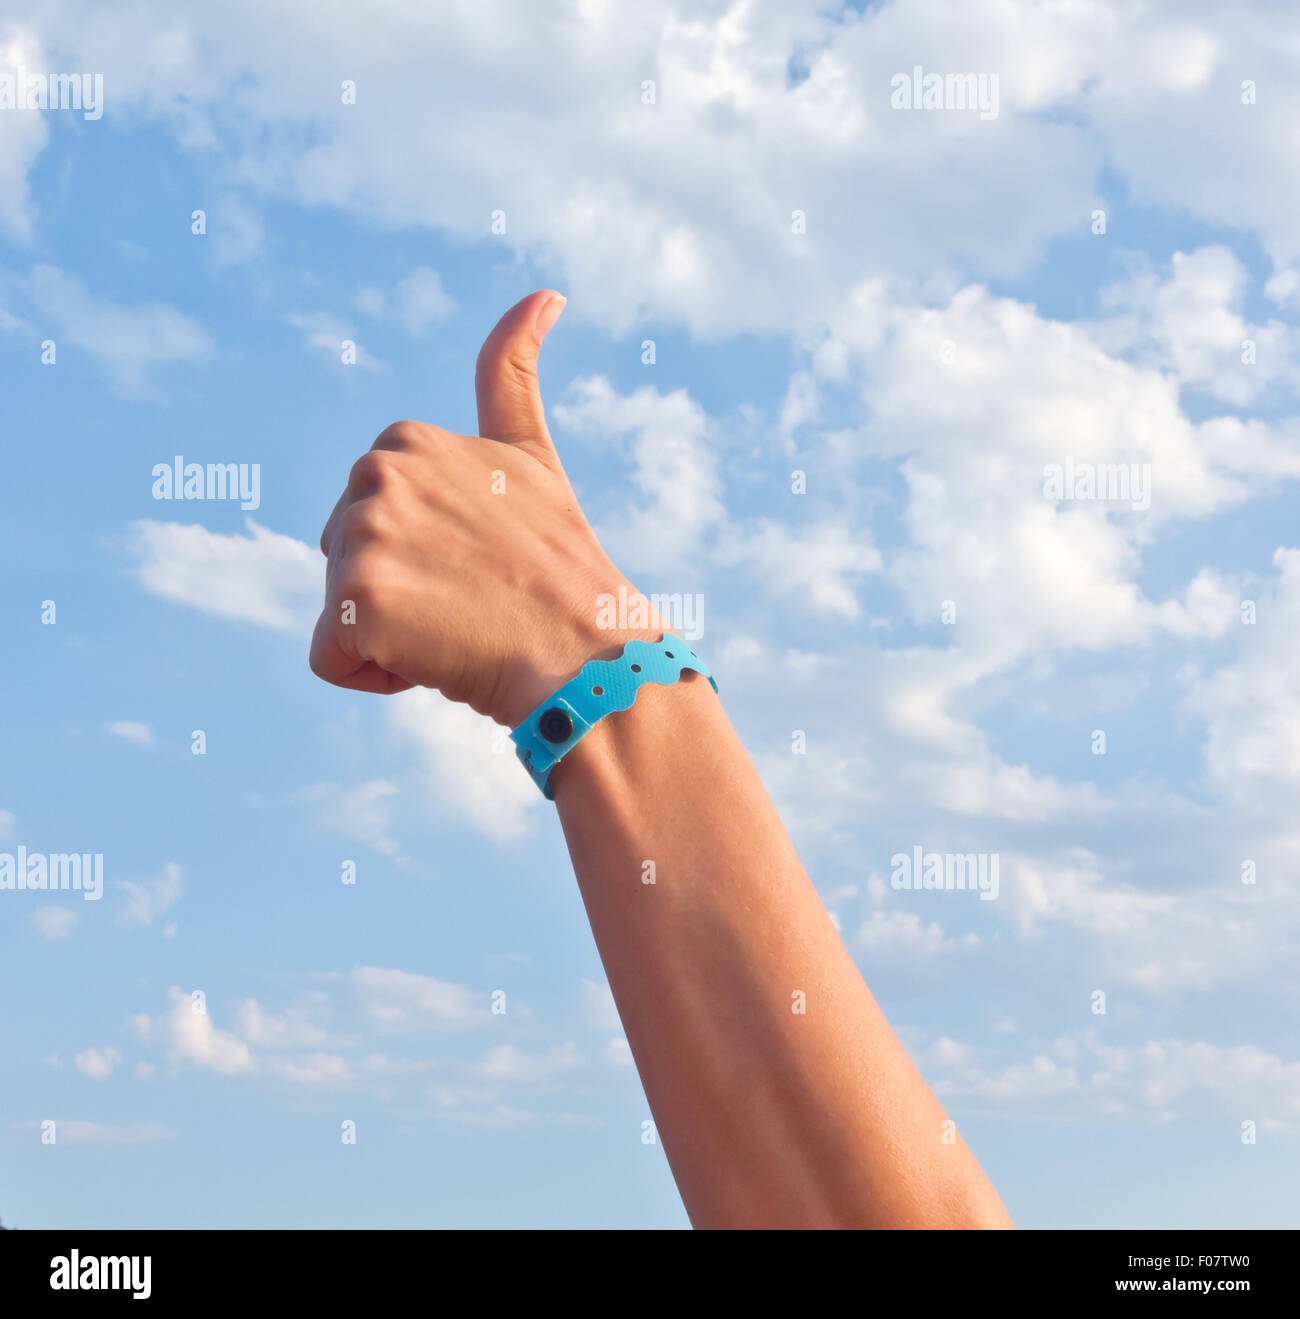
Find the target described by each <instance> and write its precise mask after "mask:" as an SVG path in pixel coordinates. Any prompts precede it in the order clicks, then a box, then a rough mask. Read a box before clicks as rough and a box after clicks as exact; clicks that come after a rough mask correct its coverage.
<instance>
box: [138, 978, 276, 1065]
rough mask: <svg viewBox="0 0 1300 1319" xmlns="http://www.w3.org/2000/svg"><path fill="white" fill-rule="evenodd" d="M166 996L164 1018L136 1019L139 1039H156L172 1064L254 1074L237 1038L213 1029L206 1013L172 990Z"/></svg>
mask: <svg viewBox="0 0 1300 1319" xmlns="http://www.w3.org/2000/svg"><path fill="white" fill-rule="evenodd" d="M168 994H169V997H170V998H171V1002H172V1006H171V1010H170V1011H169V1012H168V1013H167V1014H166V1015H165V1016H163V1017H159V1018H157V1019H153V1020H151V1019H150V1018H148V1017H142V1018H136V1020H135V1026H136V1029H137V1031H138V1032H139V1033H140V1035H141V1038H143V1039H146V1040H152V1039H155V1038H157V1039H160V1040H161V1042H162V1043H163V1046H164V1048H165V1049H166V1051H167V1057H168V1059H169V1060H170V1061H172V1062H178V1063H191V1064H192V1065H193V1066H195V1067H198V1068H201V1069H204V1070H207V1071H213V1072H218V1073H220V1074H221V1075H223V1076H234V1075H239V1074H241V1073H251V1072H255V1071H256V1070H257V1063H256V1061H255V1060H254V1058H253V1054H252V1052H251V1051H250V1050H249V1047H248V1045H247V1044H245V1043H244V1041H243V1040H241V1039H240V1038H239V1037H238V1036H237V1035H234V1034H232V1033H231V1032H230V1031H227V1030H221V1029H220V1028H218V1027H217V1026H216V1025H214V1023H213V1020H212V1017H211V1015H210V1014H209V1013H208V1012H207V1011H202V1012H199V1011H195V1000H194V999H193V998H192V997H191V995H189V994H186V993H184V992H183V991H182V990H180V989H175V988H173V989H171V990H169V991H168Z"/></svg>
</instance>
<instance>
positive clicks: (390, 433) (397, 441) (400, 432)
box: [371, 421, 430, 453]
mask: <svg viewBox="0 0 1300 1319" xmlns="http://www.w3.org/2000/svg"><path fill="white" fill-rule="evenodd" d="M429 429H430V428H429V427H428V426H425V425H423V424H422V423H420V422H418V421H395V422H393V424H392V425H391V426H385V427H384V429H383V430H382V431H380V433H379V438H378V439H377V440H376V441H375V443H374V446H373V447H372V449H371V452H372V453H373V452H376V451H378V452H383V451H385V450H387V451H389V452H390V453H411V452H413V451H414V450H417V449H420V448H422V447H423V446H424V444H425V442H426V441H427V439H428V435H427V432H428V431H429Z"/></svg>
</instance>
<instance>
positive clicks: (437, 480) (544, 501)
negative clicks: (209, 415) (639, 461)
mask: <svg viewBox="0 0 1300 1319" xmlns="http://www.w3.org/2000/svg"><path fill="white" fill-rule="evenodd" d="M563 309H564V299H563V298H562V297H561V296H560V295H559V294H558V293H553V292H551V291H550V290H542V291H540V292H537V293H532V294H530V295H529V296H528V297H526V298H524V299H523V301H522V302H519V303H516V305H515V306H514V307H512V308H511V309H510V310H509V311H508V312H506V314H505V315H504V316H503V317H502V318H501V320H500V322H499V323H498V324H497V326H496V328H495V329H494V330H493V331H492V333H491V334H490V335H489V336H488V339H487V342H486V343H485V344H484V345H483V348H482V350H481V351H480V353H479V357H478V367H477V371H476V373H475V388H476V391H477V394H478V423H479V430H480V431H482V432H483V436H478V435H456V434H453V433H452V432H450V431H445V430H442V429H441V428H440V427H438V426H427V425H424V424H423V423H421V422H415V421H399V422H397V423H395V424H394V425H392V426H389V427H388V429H387V430H385V431H384V432H383V434H382V435H380V437H379V438H378V439H377V440H376V441H375V443H374V445H373V446H372V447H371V450H370V452H369V453H367V454H364V455H363V456H362V457H361V458H359V459H358V460H357V462H356V463H355V465H354V466H353V468H352V472H351V475H350V476H349V478H348V485H347V489H346V490H345V491H344V492H343V495H342V496H341V497H340V499H339V501H338V503H337V504H336V505H335V507H334V511H333V512H332V513H331V514H330V517H329V521H328V522H326V524H325V530H324V531H323V532H322V533H321V541H320V543H321V549H322V551H323V552H324V553H325V555H326V557H327V560H328V566H327V569H326V581H325V607H324V609H323V610H322V612H321V616H320V618H319V620H318V621H317V623H316V630H315V633H314V634H313V636H312V642H311V661H310V662H311V667H312V672H313V673H315V674H316V675H317V676H318V677H321V678H324V679H325V681H326V682H332V683H335V684H336V685H337V686H340V687H351V688H355V689H357V690H359V691H367V692H383V693H391V692H398V691H404V690H406V689H407V688H409V687H436V688H437V689H438V690H439V691H441V692H442V693H443V695H444V696H447V697H448V698H450V699H451V700H453V701H464V702H466V703H468V704H469V705H471V706H472V707H473V708H474V709H475V710H477V711H479V713H481V714H487V715H490V716H491V717H492V718H493V719H495V720H496V721H497V722H498V723H501V724H506V725H508V726H510V727H514V726H515V725H517V724H519V723H521V722H522V721H523V720H524V719H525V718H526V717H527V716H528V715H529V714H531V713H532V711H533V710H534V709H535V708H536V707H537V706H538V705H539V704H541V702H542V701H544V700H545V699H546V698H547V697H548V696H549V695H550V694H551V692H553V691H554V690H555V689H556V688H557V687H558V686H560V684H561V683H563V682H564V681H566V680H567V679H568V678H570V677H572V676H573V674H575V673H576V672H577V671H578V670H579V669H580V668H581V667H582V666H583V664H585V663H586V662H587V661H588V660H589V659H594V658H597V657H599V656H600V655H602V654H605V653H607V652H612V653H616V652H617V649H618V648H619V647H621V646H622V645H623V644H624V643H625V642H626V641H628V640H629V639H631V638H632V637H634V636H637V637H648V638H657V637H658V636H659V634H660V633H659V631H632V630H629V631H610V630H607V629H600V628H598V626H597V614H598V603H597V596H599V595H600V594H602V593H606V592H608V593H611V594H615V595H616V594H617V592H618V589H619V587H620V586H623V587H624V588H626V589H628V591H629V593H631V588H630V587H629V586H628V583H627V579H626V578H625V577H623V575H622V574H621V573H620V572H618V570H617V569H616V568H615V567H614V565H613V564H612V563H611V562H610V560H609V558H608V557H607V556H606V554H605V552H604V550H602V549H601V547H600V543H599V542H598V541H597V539H596V536H595V533H594V532H593V531H592V529H591V527H590V526H589V525H588V523H587V520H586V518H585V517H584V516H583V513H582V510H581V509H580V508H579V507H578V501H577V498H576V497H575V495H574V493H573V489H572V487H571V486H570V485H569V481H568V478H567V477H566V476H565V474H564V469H563V468H562V467H561V465H560V459H559V456H558V455H557V454H556V451H555V446H554V444H553V443H552V441H551V437H550V433H549V432H548V430H547V428H546V417H545V413H544V411H543V408H542V398H541V393H540V391H539V389H538V383H537V352H538V349H539V348H540V346H541V341H542V339H543V338H544V337H545V335H546V332H547V330H549V329H550V327H551V326H552V325H553V324H554V323H555V320H556V319H557V317H558V316H559V314H560V312H561V311H563ZM483 437H490V438H483Z"/></svg>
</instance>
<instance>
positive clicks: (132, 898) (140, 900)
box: [118, 861, 184, 928]
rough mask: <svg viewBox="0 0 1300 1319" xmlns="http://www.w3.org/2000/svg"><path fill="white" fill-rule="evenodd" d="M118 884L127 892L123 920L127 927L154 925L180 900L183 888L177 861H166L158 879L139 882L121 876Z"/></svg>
mask: <svg viewBox="0 0 1300 1319" xmlns="http://www.w3.org/2000/svg"><path fill="white" fill-rule="evenodd" d="M118 887H119V888H121V889H124V890H125V892H126V898H127V901H126V909H125V910H124V911H123V913H122V924H124V925H126V926H127V927H128V928H131V927H135V926H139V925H152V924H153V922H154V921H155V919H156V918H157V917H159V916H161V915H162V914H163V913H164V912H167V911H170V910H171V909H172V908H173V907H174V906H175V905H176V904H177V903H178V902H179V901H180V900H181V894H182V892H183V891H184V885H183V884H182V883H181V868H180V866H178V865H177V864H176V863H175V862H174V861H169V862H167V864H166V865H165V866H164V867H163V870H162V874H161V875H159V876H158V877H157V878H156V879H151V880H146V881H145V882H143V883H138V884H137V883H135V882H133V881H131V880H126V879H124V880H119V881H118Z"/></svg>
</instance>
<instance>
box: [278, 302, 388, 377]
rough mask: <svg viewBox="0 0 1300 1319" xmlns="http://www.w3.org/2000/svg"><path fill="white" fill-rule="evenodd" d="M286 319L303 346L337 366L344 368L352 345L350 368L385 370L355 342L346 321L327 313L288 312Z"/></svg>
mask: <svg viewBox="0 0 1300 1319" xmlns="http://www.w3.org/2000/svg"><path fill="white" fill-rule="evenodd" d="M285 320H287V321H288V322H289V324H290V325H292V326H293V328H294V329H295V330H297V331H298V332H299V333H300V334H301V335H302V337H303V347H304V348H307V349H309V350H311V351H312V352H315V353H321V354H323V355H324V356H326V357H328V358H329V359H330V360H331V361H333V362H335V363H336V364H338V365H343V364H344V363H343V355H344V353H345V352H346V351H348V349H347V347H346V346H347V345H348V344H351V345H352V349H351V352H352V356H353V359H354V360H353V362H352V363H351V364H352V365H355V366H359V367H361V368H362V369H363V370H366V371H386V370H388V368H387V367H386V366H385V365H384V364H383V362H381V361H379V359H378V358H376V357H375V356H373V354H371V353H370V352H369V351H368V350H367V349H366V348H365V347H363V346H362V345H361V344H359V343H358V342H357V334H356V331H355V330H354V329H353V328H352V327H351V325H349V324H348V322H347V321H344V320H340V319H339V318H338V317H337V316H334V315H331V314H330V313H329V312H327V311H314V312H290V313H289V315H288V316H286V317H285Z"/></svg>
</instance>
